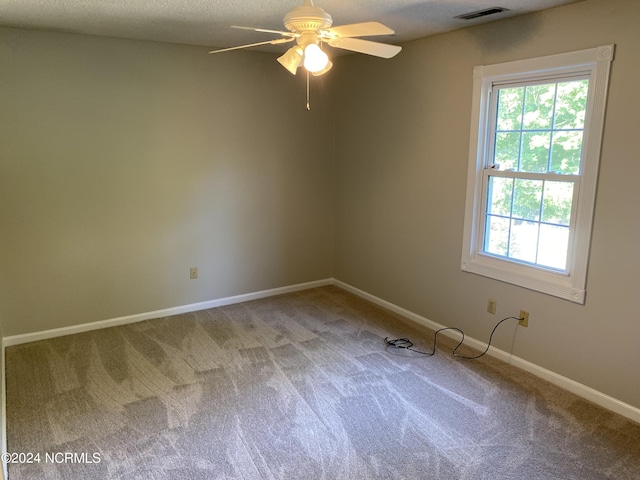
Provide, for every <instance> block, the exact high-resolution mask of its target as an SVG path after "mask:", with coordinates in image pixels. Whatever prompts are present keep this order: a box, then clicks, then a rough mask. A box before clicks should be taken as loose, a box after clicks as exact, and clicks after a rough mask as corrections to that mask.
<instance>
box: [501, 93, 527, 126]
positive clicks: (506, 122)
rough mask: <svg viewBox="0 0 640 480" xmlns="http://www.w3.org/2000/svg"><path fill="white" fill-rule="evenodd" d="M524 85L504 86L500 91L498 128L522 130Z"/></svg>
mask: <svg viewBox="0 0 640 480" xmlns="http://www.w3.org/2000/svg"><path fill="white" fill-rule="evenodd" d="M523 98H524V87H518V88H502V89H500V91H499V93H498V123H497V129H498V130H520V128H521V125H522V99H523Z"/></svg>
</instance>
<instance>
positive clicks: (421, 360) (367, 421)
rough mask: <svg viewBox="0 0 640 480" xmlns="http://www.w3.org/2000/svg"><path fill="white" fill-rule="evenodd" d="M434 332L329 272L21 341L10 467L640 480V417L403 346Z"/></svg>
mask: <svg viewBox="0 0 640 480" xmlns="http://www.w3.org/2000/svg"><path fill="white" fill-rule="evenodd" d="M426 333H427V331H426V330H425V329H420V328H417V327H414V326H411V325H409V324H408V323H406V322H405V321H403V319H401V318H400V317H399V316H397V315H395V314H393V313H390V312H388V311H386V310H384V309H382V308H380V307H378V306H375V305H373V304H371V303H369V302H367V301H365V300H363V299H361V298H359V297H356V296H354V295H352V294H350V293H348V292H345V291H344V290H341V289H339V288H337V287H334V286H328V287H322V288H316V289H310V290H306V291H302V292H297V293H292V294H287V295H281V296H278V297H271V298H266V299H262V300H256V301H251V302H246V303H242V304H236V305H231V306H226V307H220V308H215V309H209V310H203V311H199V312H194V313H188V314H183V315H176V316H173V317H166V318H159V319H155V320H149V321H144V322H139V323H135V324H130V325H125V326H120V327H114V328H108V329H103V330H98V331H92V332H87V333H81V334H75V335H69V336H65V337H59V338H53V339H49V340H43V341H39V342H33V343H29V344H23V345H17V346H12V347H9V348H7V350H6V386H7V443H8V451H9V452H13V453H15V454H18V453H22V454H24V455H23V456H22V457H21V458H19V457H18V456H17V455H16V456H15V457H14V460H16V462H15V463H10V464H9V480H18V479H52V480H53V479H56V480H57V479H60V480H76V479H78V480H79V479H83V480H84V479H127V480H128V479H145V480H153V479H157V480H160V479H162V480H165V479H168V480H173V479H175V480H177V479H188V480H199V479H203V480H204V479H207V480H210V479H305V480H316V479H327V480H335V479H456V480H460V479H474V480H476V479H518V480H528V479H544V480H551V479H562V480H567V479H576V480H589V479H616V480H619V479H638V478H640V425H638V424H636V423H633V422H631V421H628V420H627V419H625V418H624V417H621V416H619V415H616V414H614V413H611V412H609V411H607V410H604V409H602V408H600V407H598V406H595V405H593V404H591V403H589V402H586V401H584V400H582V399H580V398H578V397H576V396H575V395H572V394H571V393H568V392H566V391H564V390H561V389H559V388H557V387H555V386H553V385H551V384H549V383H547V382H545V381H543V380H540V379H538V378H536V377H534V376H532V375H530V374H528V373H526V372H523V371H521V370H518V369H517V368H515V367H512V366H510V365H507V364H505V363H503V362H501V361H499V360H497V359H495V358H491V357H488V356H485V357H483V358H482V359H480V360H473V361H465V360H460V359H456V358H454V357H452V356H451V346H452V345H453V344H452V343H451V342H450V341H448V340H444V339H443V340H442V341H440V340H439V350H438V352H437V353H436V355H434V356H433V357H421V356H418V355H415V354H411V353H410V352H407V351H406V350H393V351H392V350H391V349H385V344H384V341H383V339H384V337H385V336H391V337H398V336H409V337H411V338H412V340H414V341H416V343H417V344H418V345H417V346H418V347H419V346H423V347H424V348H430V346H431V337H430V336H428V335H427V334H426ZM418 340H420V341H419V342H418ZM463 353H465V352H463ZM466 353H473V352H472V351H471V350H467V351H466ZM636 381H637V379H636ZM28 454H31V462H29V461H28V460H29V458H28V457H27V455H28ZM36 458H37V459H36Z"/></svg>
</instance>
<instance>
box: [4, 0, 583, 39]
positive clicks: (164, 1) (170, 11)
mask: <svg viewBox="0 0 640 480" xmlns="http://www.w3.org/2000/svg"><path fill="white" fill-rule="evenodd" d="M576 1H582V0H421V1H416V0H349V1H346V0H316V1H315V4H316V6H318V7H321V8H323V9H324V10H326V11H327V12H328V13H329V14H331V16H332V17H333V23H334V25H343V24H348V23H357V22H364V21H370V20H376V21H379V22H382V23H384V24H386V25H388V26H389V27H391V28H392V29H394V30H395V31H396V35H395V37H386V38H384V39H380V40H383V41H386V42H388V43H402V42H405V41H409V40H414V39H417V38H422V37H426V36H429V35H433V34H436V33H441V32H444V31H448V30H455V29H458V28H464V27H467V26H471V25H476V24H478V23H485V22H490V21H494V20H498V19H501V18H507V17H510V16H515V15H521V14H523V13H528V12H532V11H535V10H543V9H547V8H551V7H555V6H559V5H564V4H569V3H575V2H576ZM301 4H302V0H242V1H239V0H0V26H7V27H18V28H28V29H40V30H52V31H58V32H68V33H80V34H90V35H102V36H107V37H119V38H130V39H139V40H153V41H159V42H168V43H184V44H191V45H204V46H208V47H218V48H221V47H229V46H234V45H240V44H246V43H253V42H259V41H262V40H269V39H271V38H274V36H273V35H270V34H265V33H256V32H251V31H242V30H237V29H232V28H229V26H230V25H246V26H260V27H263V28H268V29H274V30H283V29H284V28H283V25H282V18H283V16H284V14H285V13H286V12H287V11H289V10H291V9H292V8H294V7H297V6H299V5H301ZM496 6H501V7H505V8H508V9H509V11H508V12H503V13H500V14H497V15H493V16H489V17H485V18H479V19H475V20H470V21H465V20H460V19H456V18H454V17H455V16H456V15H460V14H464V13H468V12H473V11H477V10H481V9H485V8H489V7H496ZM286 48H288V46H287V45H284V46H283V45H280V46H277V47H267V48H265V49H266V50H269V49H271V50H275V51H279V50H282V51H284V50H285V49H286Z"/></svg>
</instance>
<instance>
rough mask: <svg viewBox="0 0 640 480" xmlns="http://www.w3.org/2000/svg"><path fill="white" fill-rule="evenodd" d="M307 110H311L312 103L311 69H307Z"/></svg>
mask: <svg viewBox="0 0 640 480" xmlns="http://www.w3.org/2000/svg"><path fill="white" fill-rule="evenodd" d="M307 110H311V103H309V70H307Z"/></svg>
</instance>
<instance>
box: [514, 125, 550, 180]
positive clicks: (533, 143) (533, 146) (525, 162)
mask: <svg viewBox="0 0 640 480" xmlns="http://www.w3.org/2000/svg"><path fill="white" fill-rule="evenodd" d="M550 144H551V133H549V132H544V133H540V132H536V133H526V132H525V133H523V134H522V161H521V162H520V171H521V172H536V173H545V172H547V169H548V165H549V147H550Z"/></svg>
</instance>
